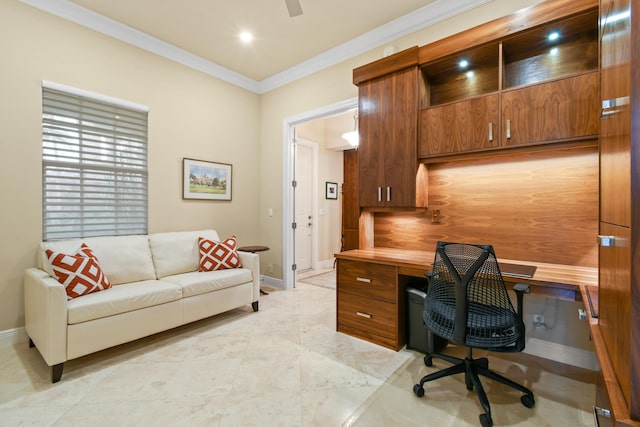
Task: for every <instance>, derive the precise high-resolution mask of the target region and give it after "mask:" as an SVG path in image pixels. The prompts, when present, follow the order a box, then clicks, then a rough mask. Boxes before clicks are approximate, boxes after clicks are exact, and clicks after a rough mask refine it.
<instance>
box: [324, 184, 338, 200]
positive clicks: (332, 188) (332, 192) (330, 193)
mask: <svg viewBox="0 0 640 427" xmlns="http://www.w3.org/2000/svg"><path fill="white" fill-rule="evenodd" d="M324 197H325V198H326V199H333V200H337V199H338V184H337V183H335V182H327V187H326V190H325V196H324Z"/></svg>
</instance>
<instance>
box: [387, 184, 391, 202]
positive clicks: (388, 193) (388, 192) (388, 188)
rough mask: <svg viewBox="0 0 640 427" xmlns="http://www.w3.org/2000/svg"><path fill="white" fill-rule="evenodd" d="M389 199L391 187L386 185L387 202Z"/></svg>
mask: <svg viewBox="0 0 640 427" xmlns="http://www.w3.org/2000/svg"><path fill="white" fill-rule="evenodd" d="M390 201H391V187H387V202H390Z"/></svg>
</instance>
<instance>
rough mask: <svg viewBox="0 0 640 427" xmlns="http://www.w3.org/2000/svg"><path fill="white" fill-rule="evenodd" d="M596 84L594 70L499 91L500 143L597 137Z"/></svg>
mask: <svg viewBox="0 0 640 427" xmlns="http://www.w3.org/2000/svg"><path fill="white" fill-rule="evenodd" d="M599 85H600V83H599V74H598V72H597V71H595V72H590V73H587V74H583V75H578V76H574V77H569V78H565V79H560V80H556V81H552V82H547V83H542V84H537V85H533V86H528V87H525V88H521V89H514V90H509V91H505V92H503V94H502V121H503V123H502V145H503V146H505V147H508V146H517V145H528V144H529V145H530V144H540V143H545V142H558V141H561V140H567V139H575V138H584V137H589V136H591V137H594V138H595V137H597V136H598V128H599V122H600V108H599V107H600V102H599V96H600V92H599V89H598V88H599Z"/></svg>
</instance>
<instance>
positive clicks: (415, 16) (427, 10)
mask: <svg viewBox="0 0 640 427" xmlns="http://www.w3.org/2000/svg"><path fill="white" fill-rule="evenodd" d="M489 1H491V0H461V1H456V2H455V4H452V3H454V2H452V1H450V0H436V1H435V2H433V3H431V4H429V5H427V6H424V7H422V8H420V9H418V10H416V11H414V12H412V13H410V14H408V15H405V16H402V17H400V18H398V19H396V20H394V21H391V22H389V23H387V24H385V25H383V26H381V27H378V28H376V29H375V30H372V31H369V32H368V33H365V34H363V35H361V36H359V37H356V38H354V39H352V40H350V41H348V42H346V43H343V44H341V45H338V46H336V47H334V48H331V49H329V50H327V51H325V52H323V53H321V54H319V55H316V56H314V57H312V58H310V59H308V60H306V61H303V62H301V63H299V64H297V65H294V66H293V67H290V68H288V69H286V70H284V71H282V72H279V73H277V74H274V75H273V76H270V77H267V78H266V79H264V80H261V81H257V80H253V79H251V78H249V77H246V76H244V75H242V74H240V73H236V72H235V71H232V70H230V69H228V68H225V67H223V66H221V65H218V64H216V63H215V62H211V61H208V60H206V59H204V58H202V57H200V56H198V55H194V54H192V53H190V52H188V51H186V50H184V49H181V48H179V47H177V46H174V45H172V44H171V43H167V42H165V41H163V40H160V39H158V38H156V37H153V36H151V35H149V34H147V33H144V32H142V31H139V30H136V29H135V28H132V27H129V26H128V25H124V24H122V23H120V22H117V21H115V20H113V19H110V18H107V17H106V16H104V15H100V14H98V13H95V12H93V11H91V10H89V9H87V8H84V7H82V6H79V5H77V4H75V3H73V2H71V1H69V0H20V2H21V3H24V4H26V5H29V6H32V7H35V8H37V9H40V10H43V11H45V12H47V13H50V14H52V15H55V16H58V17H60V18H63V19H66V20H68V21H71V22H74V23H76V24H78V25H82V26H84V27H87V28H89V29H92V30H94V31H97V32H100V33H102V34H105V35H107V36H109V37H113V38H115V39H117V40H120V41H122V42H124V43H127V44H130V45H133V46H136V47H138V48H140V49H144V50H146V51H148V52H151V53H154V54H156V55H159V56H161V57H163V58H166V59H169V60H171V61H174V62H177V63H179V64H182V65H184V66H187V67H189V68H192V69H194V70H198V71H200V72H203V73H205V74H208V75H210V76H212V77H215V78H218V79H220V80H223V81H225V82H227V83H231V84H233V85H236V86H239V87H241V88H243V89H246V90H249V91H251V92H254V93H257V94H264V93H267V92H269V91H271V90H274V89H277V88H279V87H281V86H284V85H286V84H289V83H291V82H293V81H296V80H298V79H301V78H303V77H306V76H308V75H311V74H313V73H315V72H317V71H320V70H323V69H326V68H329V67H331V66H333V65H335V64H338V63H340V62H342V61H345V60H347V59H351V58H354V57H356V56H358V55H360V54H362V53H363V52H366V51H369V50H371V49H375V48H377V47H380V46H382V45H384V44H386V43H390V42H392V41H394V40H397V39H399V38H401V37H404V36H406V35H409V34H411V33H414V32H416V31H419V30H421V29H424V28H426V27H428V26H430V25H433V24H436V23H438V22H440V21H442V20H445V19H447V18H450V17H452V16H455V15H458V14H460V13H463V12H466V11H468V10H470V9H473V8H475V7H477V6H480V5H481V4H484V3H488V2H489Z"/></svg>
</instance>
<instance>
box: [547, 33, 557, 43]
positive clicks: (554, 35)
mask: <svg viewBox="0 0 640 427" xmlns="http://www.w3.org/2000/svg"><path fill="white" fill-rule="evenodd" d="M559 37H560V33H559V32H557V31H554V32H552V33H549V35H548V36H547V39H548V40H549V41H555V40H558V38H559Z"/></svg>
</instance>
